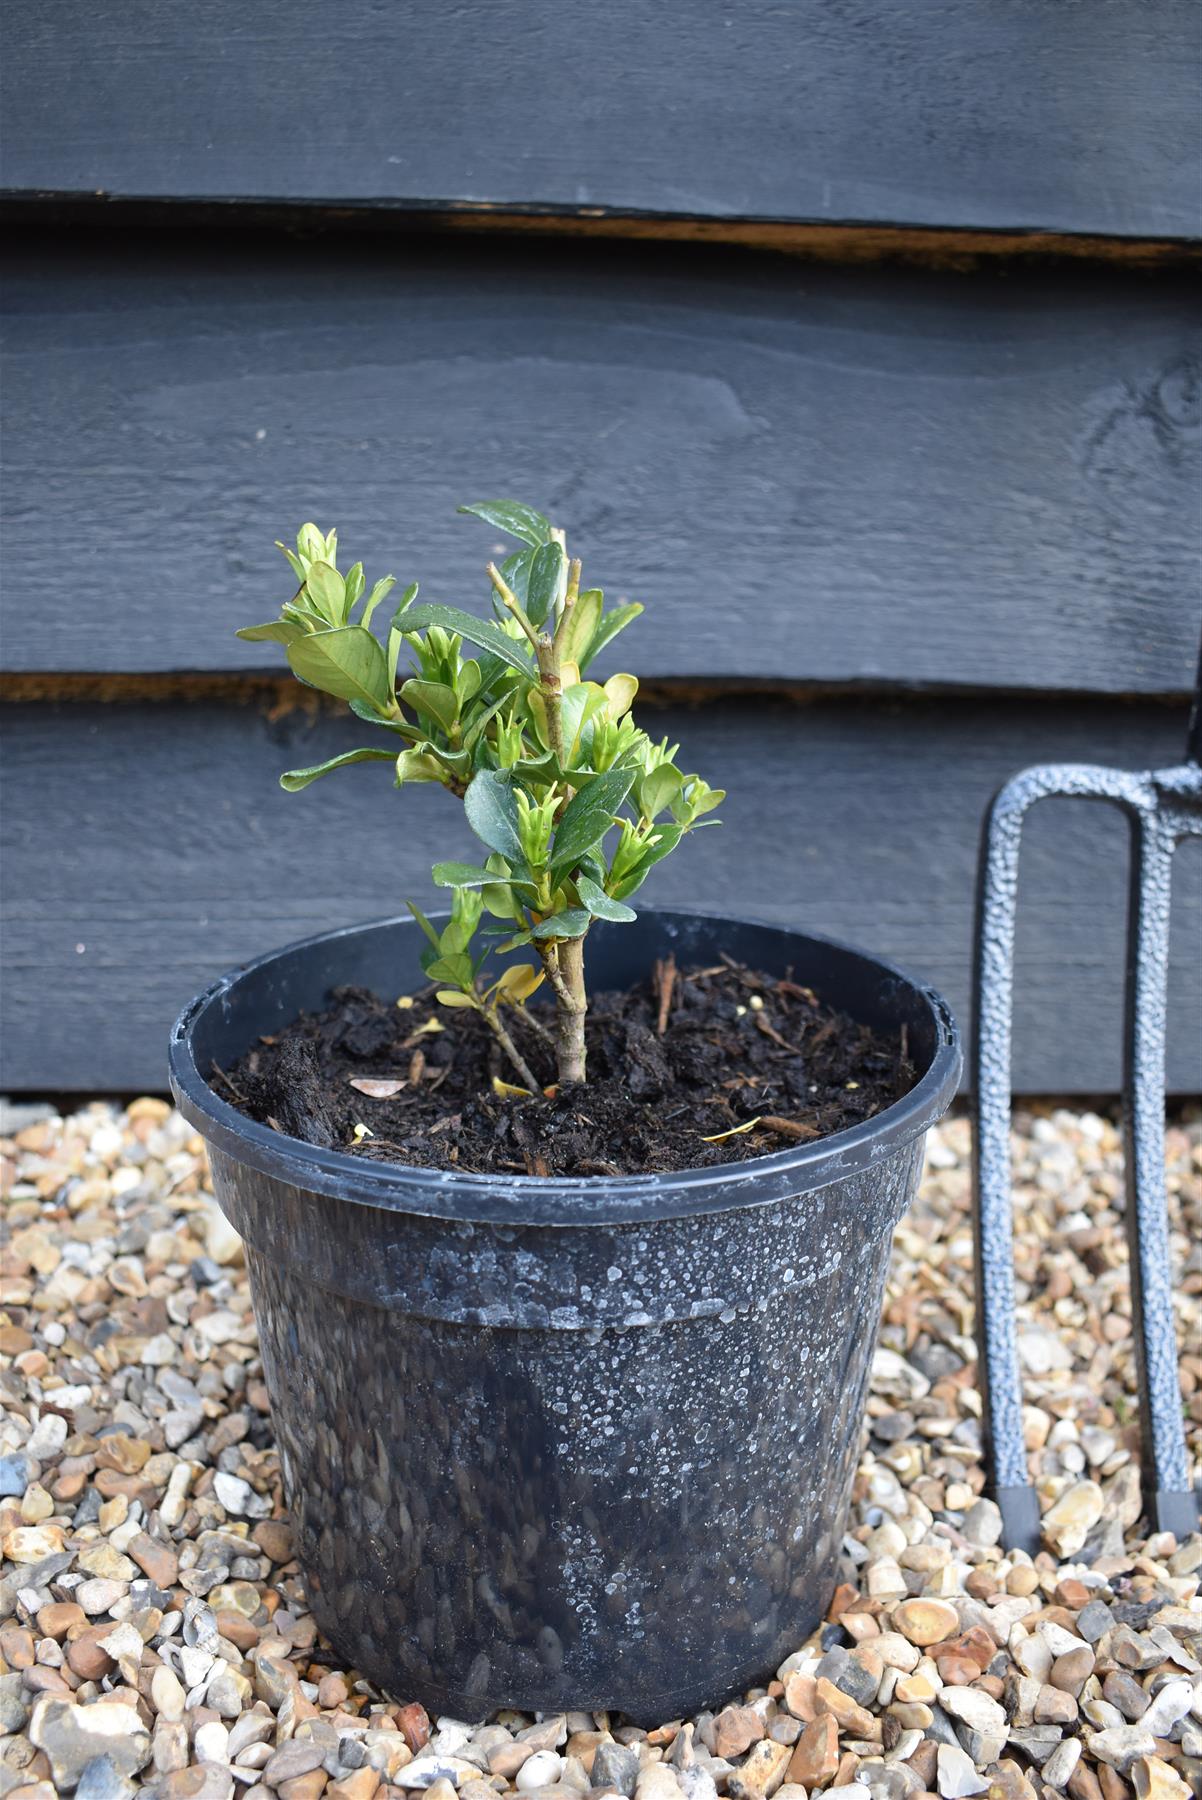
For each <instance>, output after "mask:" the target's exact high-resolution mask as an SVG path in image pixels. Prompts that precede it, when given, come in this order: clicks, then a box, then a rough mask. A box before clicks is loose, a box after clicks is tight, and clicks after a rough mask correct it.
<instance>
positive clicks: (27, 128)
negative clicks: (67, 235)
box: [4, 0, 1202, 237]
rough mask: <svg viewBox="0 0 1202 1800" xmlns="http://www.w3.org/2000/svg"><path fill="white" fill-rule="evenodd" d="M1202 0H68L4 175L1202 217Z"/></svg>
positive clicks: (1033, 220) (33, 80) (34, 11)
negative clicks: (719, 2)
mask: <svg viewBox="0 0 1202 1800" xmlns="http://www.w3.org/2000/svg"><path fill="white" fill-rule="evenodd" d="M1197 50H1198V29H1197V14H1196V11H1195V9H1194V7H1193V6H1192V5H1191V4H1189V0H1143V3H1142V4H1140V5H1132V4H1131V0H1089V3H1088V4H1086V5H1083V6H1075V7H1063V6H1049V5H1047V4H1046V0H1013V3H1012V4H1010V5H1008V6H1006V7H1002V8H999V7H997V6H996V5H992V4H990V0H962V3H961V4H959V5H956V6H952V7H949V6H947V5H944V4H941V0H912V3H911V4H909V5H905V6H898V5H896V4H893V3H892V0H870V3H869V4H867V5H866V4H864V3H863V0H796V3H795V4H791V5H785V6H782V5H780V4H778V3H777V0H744V3H743V4H742V5H740V6H738V7H736V8H729V7H727V8H722V7H717V6H715V5H714V4H713V3H712V0H679V3H678V4H676V5H674V6H671V7H660V8H656V7H648V6H646V5H645V4H643V0H610V4H609V5H606V6H603V7H598V6H594V5H589V4H587V3H586V0H537V3H535V0H500V3H497V0H492V3H490V4H487V5H486V4H484V0H462V3H461V4H459V5H457V6H456V7H455V8H453V9H452V10H451V11H450V12H448V11H447V10H446V9H443V8H437V7H432V6H416V7H415V6H371V7H368V6H366V5H363V4H361V3H359V4H352V5H348V6H343V7H341V8H339V10H338V14H337V19H336V21H332V20H331V16H330V13H329V10H328V8H327V7H325V6H323V5H322V4H320V0H286V3H285V0H258V4H256V5H255V6H253V7H247V6H246V5H244V4H242V0H195V3H194V4H192V5H190V6H188V7H173V6H162V5H156V4H153V0H121V3H120V4H116V3H115V0H95V3H94V4H92V5H90V6H88V7H86V8H80V7H77V6H74V5H71V4H69V3H68V0H39V3H38V4H36V5H35V4H33V3H32V0H26V4H24V5H21V6H18V7H17V8H16V10H15V15H14V16H13V17H12V18H11V19H10V20H9V24H8V32H7V45H6V62H7V84H8V90H9V92H8V99H7V107H6V113H7V123H6V133H5V137H6V144H5V164H6V173H5V176H4V180H5V183H6V185H7V186H8V188H9V189H10V190H15V191H17V192H22V191H23V192H32V193H40V192H45V191H53V192H60V193H82V194H95V195H97V196H103V195H106V194H112V195H118V196H125V195H132V196H162V195H168V196H173V197H179V198H184V199H224V200H240V199H243V200H245V199H263V198H267V199H277V200H288V201H298V202H313V201H332V202H345V203H352V204H353V203H363V204H369V205H401V206H413V205H414V204H423V203H425V204H435V205H441V204H447V203H450V204H452V205H491V206H498V205H499V206H508V205H514V204H519V205H520V204H533V205H541V206H549V207H553V208H560V209H564V210H567V211H571V210H576V209H585V208H597V207H603V208H618V209H622V210H636V211H637V210H643V211H652V212H675V213H689V214H695V215H698V216H702V217H705V216H710V217H729V216H747V215H751V216H757V217H766V218H784V219H803V220H817V221H820V222H822V223H831V222H834V221H839V220H860V221H864V222H880V221H892V222H895V223H903V224H937V225H948V226H969V227H980V228H986V229H995V228H999V227H1000V228H1009V229H1014V228H1017V229H1032V228H1037V229H1050V230H1055V231H1068V232H1098V233H1107V234H1118V235H1134V236H1140V237H1157V236H1189V235H1197V234H1199V232H1200V230H1202V225H1200V219H1202V204H1200V195H1199V178H1198V157H1199V125H1198V112H1197V96H1196V91H1195V72H1196V67H1197Z"/></svg>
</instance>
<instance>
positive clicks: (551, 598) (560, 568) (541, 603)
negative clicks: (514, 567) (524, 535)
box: [526, 540, 565, 625]
mask: <svg viewBox="0 0 1202 1800" xmlns="http://www.w3.org/2000/svg"><path fill="white" fill-rule="evenodd" d="M564 567H565V563H564V554H563V550H562V548H561V546H560V545H559V544H557V543H555V542H554V540H552V541H551V543H549V544H542V545H540V547H539V548H538V549H537V550H536V551H535V552H534V557H533V560H532V561H531V564H530V581H529V585H528V587H527V589H526V612H527V614H528V615H529V618H530V623H531V624H532V625H541V624H542V623H543V622H544V620H545V619H546V617H547V614H548V613H549V612H550V611H551V608H552V606H553V604H554V602H555V600H556V597H557V596H558V593H559V587H560V583H561V581H562V580H563V577H564Z"/></svg>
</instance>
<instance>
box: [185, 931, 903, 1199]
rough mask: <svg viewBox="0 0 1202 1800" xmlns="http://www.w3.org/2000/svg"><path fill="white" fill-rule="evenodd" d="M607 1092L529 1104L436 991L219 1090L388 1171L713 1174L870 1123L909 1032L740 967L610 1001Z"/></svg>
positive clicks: (341, 995)
mask: <svg viewBox="0 0 1202 1800" xmlns="http://www.w3.org/2000/svg"><path fill="white" fill-rule="evenodd" d="M510 1029H511V1030H512V1031H513V1032H514V1033H515V1035H519V1034H520V1035H519V1041H520V1042H521V1043H522V1046H523V1050H524V1054H525V1056H526V1058H527V1060H528V1061H529V1063H530V1064H531V1067H532V1068H533V1069H535V1070H536V1071H538V1072H540V1073H542V1072H543V1071H545V1076H546V1081H547V1083H548V1084H552V1083H553V1081H554V1069H553V1065H552V1062H551V1058H550V1055H549V1050H548V1045H547V1040H546V1037H545V1035H544V1034H543V1033H542V1032H540V1030H539V1029H538V1020H537V1013H536V1011H535V1009H531V1012H530V1013H529V1014H525V1013H523V1014H520V1015H518V1017H517V1018H515V1019H514V1020H513V1022H512V1023H511V1027H510ZM586 1032H587V1042H588V1066H589V1079H588V1082H587V1084H586V1085H585V1086H580V1085H573V1086H570V1087H566V1088H556V1087H554V1086H550V1085H549V1092H547V1093H546V1094H545V1095H544V1094H540V1095H538V1096H536V1097H523V1096H521V1095H520V1094H517V1095H515V1093H514V1091H513V1089H512V1086H511V1084H510V1082H509V1081H508V1080H507V1079H506V1077H507V1075H508V1074H509V1071H508V1069H507V1068H505V1067H504V1066H503V1063H502V1058H501V1056H500V1053H499V1049H498V1046H497V1043H496V1040H495V1039H494V1038H493V1036H492V1034H491V1033H490V1032H489V1031H488V1030H487V1029H486V1027H485V1026H484V1024H483V1022H482V1020H481V1019H480V1018H479V1016H478V1015H477V1014H476V1013H475V1012H474V1011H472V1010H471V1009H465V1010H462V1011H457V1012H452V1013H447V1012H446V1011H445V1009H442V1008H440V1007H439V1005H438V1003H437V1001H436V999H435V997H434V995H433V994H432V993H431V992H429V991H428V990H427V992H426V994H425V995H424V996H419V997H418V998H417V999H416V1000H410V1001H409V1002H408V1003H407V1004H405V1005H402V1006H400V1007H398V1006H397V1004H396V1003H395V1002H394V1001H392V1000H386V999H381V998H380V997H379V996H378V995H376V994H373V993H370V992H367V991H366V990H364V989H362V988H351V989H341V990H339V991H338V992H337V993H336V994H334V995H333V996H332V997H331V1004H330V1005H329V1006H328V1007H327V1008H326V1009H325V1010H324V1011H322V1012H319V1013H315V1014H307V1015H305V1016H304V1017H302V1018H300V1019H298V1020H297V1021H295V1022H294V1023H292V1024H290V1025H288V1026H287V1027H285V1029H284V1030H283V1031H279V1032H273V1033H270V1034H268V1035H267V1036H266V1037H265V1038H263V1039H262V1040H261V1041H260V1042H259V1043H258V1044H256V1045H255V1046H254V1047H253V1048H252V1049H251V1050H250V1051H249V1052H248V1053H247V1055H246V1056H244V1057H243V1058H242V1059H241V1061H240V1062H239V1063H238V1064H237V1065H236V1066H235V1067H234V1069H233V1070H232V1071H227V1072H224V1073H223V1074H222V1075H221V1076H220V1077H218V1078H217V1079H218V1084H219V1086H220V1087H221V1089H222V1091H224V1092H226V1093H227V1094H229V1095H230V1096H232V1097H233V1098H234V1100H235V1102H236V1104H238V1105H239V1106H240V1107H242V1108H243V1109H244V1110H245V1111H246V1112H247V1113H248V1115H249V1116H250V1117H251V1118H254V1119H259V1120H263V1121H264V1122H267V1123H269V1124H271V1125H273V1126H274V1127H275V1128H276V1129H279V1130H283V1131H286V1132H288V1133H289V1135H291V1136H293V1137H298V1138H303V1139H305V1140H306V1141H308V1142H310V1143H318V1144H325V1145H339V1146H341V1147H342V1148H344V1149H347V1150H349V1151H351V1152H352V1153H353V1154H356V1155H359V1156H363V1157H370V1158H372V1159H373V1160H376V1161H381V1162H407V1163H415V1164H421V1165H423V1166H426V1167H443V1166H446V1167H451V1168H456V1169H460V1170H463V1171H465V1172H466V1171H469V1170H470V1171H474V1172H477V1173H482V1172H485V1171H493V1172H496V1173H498V1174H513V1173H517V1174H526V1175H540V1176H547V1175H608V1176H613V1175H629V1174H642V1173H647V1172H656V1171H658V1172H662V1171H665V1170H669V1169H690V1168H707V1167H713V1166H715V1165H716V1164H719V1163H727V1162H736V1161H739V1160H741V1159H744V1158H747V1157H749V1156H756V1155H763V1154H765V1153H766V1152H771V1151H774V1150H779V1149H781V1148H782V1147H783V1146H784V1145H786V1144H788V1143H790V1142H807V1141H813V1140H814V1139H817V1138H821V1137H824V1136H826V1135H828V1134H829V1133H831V1132H836V1131H842V1130H846V1129H849V1128H850V1127H852V1126H854V1125H859V1124H861V1123H863V1121H864V1120H866V1119H869V1118H871V1117H872V1116H873V1114H874V1113H877V1112H879V1111H880V1110H881V1109H882V1108H883V1107H886V1106H889V1105H891V1104H892V1102H893V1101H895V1100H898V1099H900V1098H901V1096H902V1095H903V1094H904V1093H905V1092H906V1091H907V1090H908V1088H909V1087H910V1085H911V1082H912V1079H913V1070H912V1068H911V1065H910V1063H909V1060H908V1058H907V1056H906V1054H905V1048H904V1044H903V1038H902V1034H901V1033H900V1032H885V1031H882V1030H880V1029H878V1028H874V1027H872V1026H870V1025H859V1024H856V1023H854V1022H853V1021H852V1020H851V1019H849V1018H848V1017H847V1016H846V1014H842V1013H838V1012H835V1011H833V1010H832V1009H831V1008H829V1007H825V1006H823V1005H822V1004H821V1002H820V1001H819V999H818V997H817V996H816V995H815V993H814V991H813V989H812V988H809V987H806V986H804V985H802V984H800V983H798V982H796V981H792V980H790V979H789V978H788V976H781V977H779V978H777V977H775V976H772V975H769V974H767V973H764V972H760V973H756V972H755V971H753V970H750V969H747V968H745V967H744V966H742V965H741V964H738V963H735V962H734V961H733V960H732V959H730V958H727V959H726V960H724V961H722V962H719V963H718V964H716V965H715V964H710V965H709V966H707V967H700V968H684V969H678V968H677V965H676V960H675V958H674V957H671V956H670V957H668V958H666V959H664V960H662V961H660V962H658V963H657V964H656V966H655V971H654V974H653V976H652V979H651V980H650V981H642V982H639V983H637V984H636V985H635V986H634V987H633V988H631V989H629V990H627V991H626V992H621V993H615V992H612V991H609V992H602V993H600V994H597V995H595V996H594V998H593V1001H592V1005H591V1009H590V1012H589V1015H588V1019H587V1025H586Z"/></svg>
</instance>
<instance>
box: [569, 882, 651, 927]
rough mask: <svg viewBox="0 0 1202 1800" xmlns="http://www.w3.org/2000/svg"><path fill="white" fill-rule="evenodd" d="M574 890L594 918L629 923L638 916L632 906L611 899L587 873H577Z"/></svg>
mask: <svg viewBox="0 0 1202 1800" xmlns="http://www.w3.org/2000/svg"><path fill="white" fill-rule="evenodd" d="M576 892H577V893H578V894H579V895H580V898H581V899H582V900H583V901H584V904H585V906H586V907H587V908H588V910H589V912H590V913H592V915H593V917H594V918H595V919H613V920H616V921H617V922H618V923H620V924H623V925H629V924H630V923H631V921H632V920H634V919H637V918H638V914H637V913H636V912H635V910H634V908H633V906H623V904H622V902H621V901H620V900H611V899H610V896H609V895H608V894H607V893H606V892H605V889H604V888H602V887H598V885H597V883H596V882H595V881H590V880H589V878H588V876H587V875H577V877H576Z"/></svg>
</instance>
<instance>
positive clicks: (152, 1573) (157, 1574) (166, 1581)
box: [125, 1531, 179, 1589]
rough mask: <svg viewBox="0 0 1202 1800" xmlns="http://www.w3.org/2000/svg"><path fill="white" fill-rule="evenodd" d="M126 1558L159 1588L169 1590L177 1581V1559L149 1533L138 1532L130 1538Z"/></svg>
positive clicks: (126, 1548) (167, 1547)
mask: <svg viewBox="0 0 1202 1800" xmlns="http://www.w3.org/2000/svg"><path fill="white" fill-rule="evenodd" d="M125 1553H126V1555H127V1556H129V1557H132V1559H133V1560H134V1562H136V1563H137V1565H138V1567H139V1568H140V1569H141V1571H142V1573H143V1575H146V1576H148V1577H149V1578H150V1580H151V1581H153V1582H154V1585H155V1586H156V1587H159V1588H164V1589H167V1588H171V1587H174V1586H175V1583H176V1582H177V1581H178V1579H179V1557H178V1556H177V1555H176V1554H175V1551H174V1550H172V1549H171V1548H170V1547H169V1546H168V1545H167V1544H163V1543H160V1542H159V1540H158V1538H152V1537H151V1536H150V1535H149V1533H147V1532H145V1531H140V1532H139V1533H138V1535H137V1536H136V1537H135V1538H131V1539H130V1542H129V1543H128V1544H127V1545H126V1547H125Z"/></svg>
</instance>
